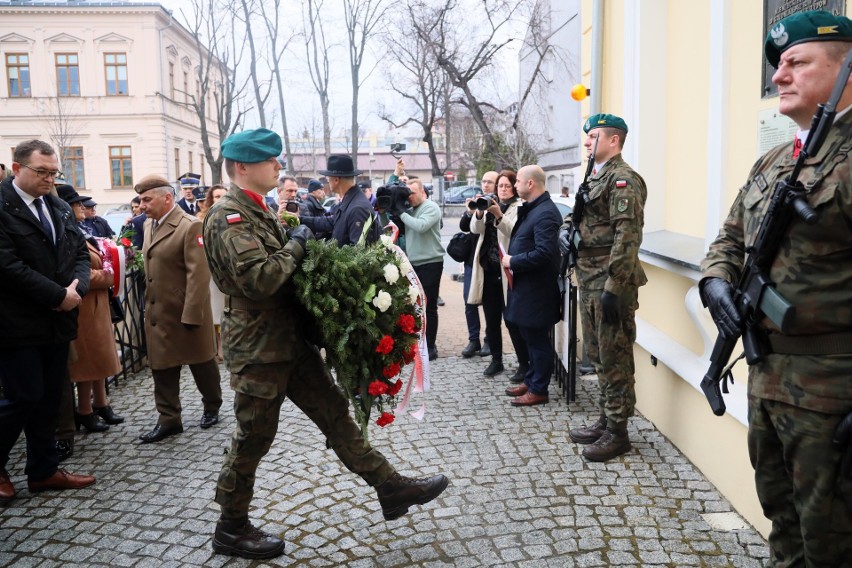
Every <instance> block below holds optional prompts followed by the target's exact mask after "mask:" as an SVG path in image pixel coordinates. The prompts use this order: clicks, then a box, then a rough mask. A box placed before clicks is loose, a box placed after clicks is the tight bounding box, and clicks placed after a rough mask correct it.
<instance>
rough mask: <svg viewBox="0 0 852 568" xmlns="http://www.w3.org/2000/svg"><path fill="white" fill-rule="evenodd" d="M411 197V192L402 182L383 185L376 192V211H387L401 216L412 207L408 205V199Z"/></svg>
mask: <svg viewBox="0 0 852 568" xmlns="http://www.w3.org/2000/svg"><path fill="white" fill-rule="evenodd" d="M410 196H411V190H410V189H408V186H407V185H405V184H404V183H402V182H399V181H395V182H393V183H389V184H387V185H383V186H382V187H380V188H379V189H377V190H376V205H375V207H376V209H377V210H378V211H387V212H388V213H390V214H392V215H401V214H402V213H403V212H404V211H405V210H407V209H408V208H409V207H411V205H410V204H409V203H408V198H409V197H410Z"/></svg>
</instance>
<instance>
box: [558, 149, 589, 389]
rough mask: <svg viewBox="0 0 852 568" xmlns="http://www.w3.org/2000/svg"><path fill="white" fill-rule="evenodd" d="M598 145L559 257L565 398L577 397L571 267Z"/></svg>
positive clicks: (575, 292) (574, 293) (574, 297)
mask: <svg viewBox="0 0 852 568" xmlns="http://www.w3.org/2000/svg"><path fill="white" fill-rule="evenodd" d="M597 149H598V139H597V138H596V139H595V146H594V148H592V153H591V154H590V155H589V163H588V164H586V175H585V176H583V183H581V184H580V187H579V188H578V190H577V195H576V197H575V198H574V207H573V209H571V228H570V229H569V233H568V242H569V243H571V245H570V247H569V250H568V254H566V255H564V256H563V257H562V263H561V265H560V268H559V275H560V276H561V278H562V282H561V286H560V291H561V292H562V306H564V305H565V294H566V287H567V294H568V334H569V335H568V381H567V384H566V386H567V387H568V391H569V392H568V393H567V394H568V400H574V399H575V398H576V384H577V344H578V343H579V342H580V338H579V337H578V336H577V302H578V301H579V300H578V297H577V296H578V290H577V285H576V284H574V280H573V279H572V278H571V276H572V274H573V273H574V267H575V266H577V249H578V248H579V244H580V231H579V226H580V220H581V219H582V218H583V211H585V208H586V203H587V202H588V200H589V176H591V175H592V169H593V168H594V167H595V152H596V151H597Z"/></svg>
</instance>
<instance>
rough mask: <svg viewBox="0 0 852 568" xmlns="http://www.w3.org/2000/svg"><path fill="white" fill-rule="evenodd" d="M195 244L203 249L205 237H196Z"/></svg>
mask: <svg viewBox="0 0 852 568" xmlns="http://www.w3.org/2000/svg"><path fill="white" fill-rule="evenodd" d="M195 242H197V243H198V246H200V247H203V246H204V237H202V236H201V235H198V236H197V237H195Z"/></svg>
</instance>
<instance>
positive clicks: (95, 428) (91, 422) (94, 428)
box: [74, 410, 109, 432]
mask: <svg viewBox="0 0 852 568" xmlns="http://www.w3.org/2000/svg"><path fill="white" fill-rule="evenodd" d="M74 425H75V426H76V427H77V430H79V429H80V426H82V427H83V428H85V429H86V432H106V431H107V430H109V425H108V424H104V423H103V422H101V419H100V417H99V416H98V415H97V414H95V413H94V412H92V413H91V414H79V413H78V412H77V411H76V410H75V411H74Z"/></svg>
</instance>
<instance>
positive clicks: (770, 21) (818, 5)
mask: <svg viewBox="0 0 852 568" xmlns="http://www.w3.org/2000/svg"><path fill="white" fill-rule="evenodd" d="M806 10H825V11H827V12H831V13H833V14H835V15H845V14H846V0H763V35H762V36H760V45H761V49H763V40H764V39H766V36H767V35H768V34H769V30H770V28H772V26H774V25H775V24H777V23H778V22H779V21H781V20H783V19H784V18H786V17H787V16H789V15H790V14H795V13H796V12H804V11H806ZM762 61H763V73H762V77H761V82H760V96H761V98H764V99H766V98H769V97H774V96H775V95H777V94H778V88H777V87H776V86H775V85H773V84H772V74H773V73H775V69H774V68H773V67H772V66H771V65H770V64H769V63H767V62H766V58H765V57H763V58H762Z"/></svg>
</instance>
